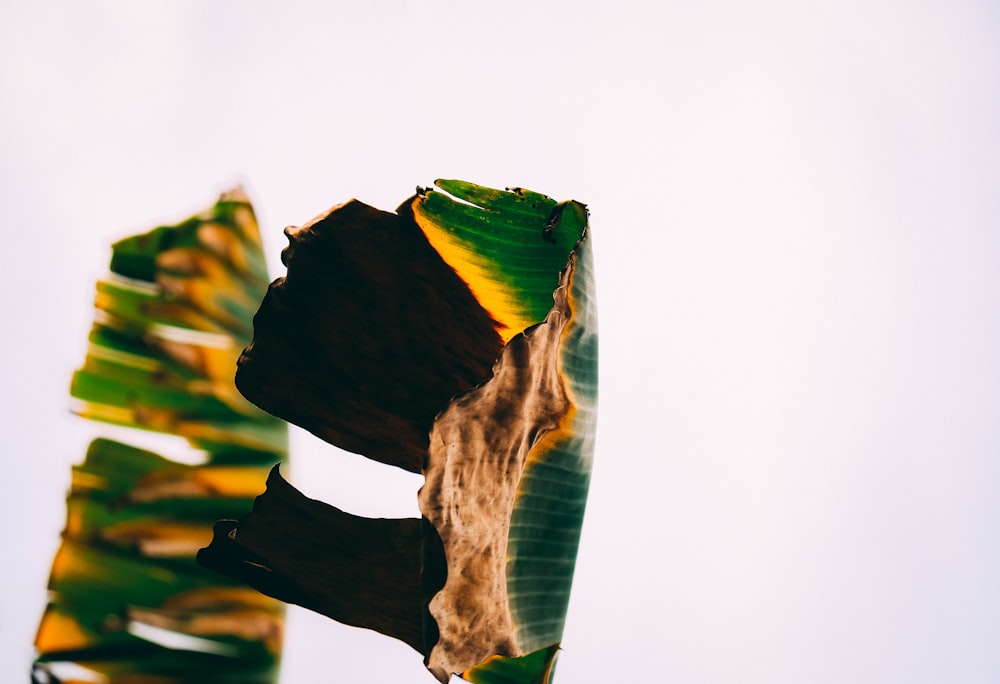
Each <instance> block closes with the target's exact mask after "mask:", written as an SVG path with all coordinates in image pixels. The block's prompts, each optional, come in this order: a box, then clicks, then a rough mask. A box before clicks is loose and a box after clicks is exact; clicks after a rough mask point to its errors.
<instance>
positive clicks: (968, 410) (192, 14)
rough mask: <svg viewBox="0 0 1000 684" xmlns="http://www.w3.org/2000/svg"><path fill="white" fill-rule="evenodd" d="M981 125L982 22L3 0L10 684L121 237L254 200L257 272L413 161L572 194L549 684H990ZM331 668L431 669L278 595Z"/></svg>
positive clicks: (301, 646) (363, 671)
mask: <svg viewBox="0 0 1000 684" xmlns="http://www.w3.org/2000/svg"><path fill="white" fill-rule="evenodd" d="M998 121H1000V10H997V8H996V5H995V3H991V2H985V1H984V2H971V1H965V0H960V1H955V2H948V3H944V2H912V1H909V2H903V1H902V0H899V1H896V0H875V1H866V2H860V1H858V2H851V1H849V2H844V1H843V0H840V1H837V2H833V1H829V2H825V1H817V2H792V1H791V0H787V1H780V0H762V1H760V2H755V3H739V2H733V1H731V0H730V1H715V2H712V1H709V2H699V3H691V2H669V1H663V0H661V1H658V2H645V3H644V2H636V1H632V2H629V1H625V2H615V3H610V2H607V3H598V2H572V3H571V2H534V3H527V2H504V3H495V4H491V5H486V4H484V3H467V2H465V3H463V2H438V1H436V0H423V1H421V2H403V1H399V2H393V3H389V2H353V3H343V2H329V3H323V4H320V3H304V2H303V3H295V2H283V3H280V4H279V3H263V2H255V1H248V0H242V1H240V2H236V1H232V0H214V1H213V2H204V1H203V0H198V1H194V0H170V1H169V2H167V1H164V0H145V1H144V2H142V3H135V2H38V3H15V2H13V1H11V0H4V1H0V230H2V231H3V233H2V236H3V244H4V245H5V250H4V255H5V261H6V263H7V270H6V274H5V275H6V277H5V286H4V288H3V291H2V292H3V294H2V298H3V299H2V306H3V309H2V310H3V313H4V319H5V321H6V323H5V325H4V326H3V330H4V335H3V339H2V342H0V345H2V346H0V351H2V354H0V387H2V391H0V451H2V454H3V459H4V461H5V468H4V473H5V481H6V487H7V490H6V494H5V499H4V501H5V506H4V507H3V510H4V514H3V516H2V518H0V531H2V534H3V537H2V545H3V548H4V549H5V550H6V554H7V557H6V561H5V570H4V571H3V573H2V574H3V578H4V580H3V584H2V587H0V592H2V594H0V681H10V682H17V681H25V680H26V678H27V671H28V667H29V663H30V660H31V640H32V638H33V636H34V629H35V626H36V624H37V620H38V617H39V616H40V614H41V610H42V607H43V605H44V602H45V593H44V584H45V580H46V576H47V572H48V567H49V563H50V561H51V557H52V553H53V552H54V550H55V548H56V546H57V543H58V533H59V530H60V529H61V526H62V522H63V516H64V509H63V496H64V491H65V488H66V486H67V484H68V478H69V466H70V464H71V463H73V462H75V461H78V460H80V459H81V458H82V456H83V449H84V446H85V444H86V439H87V435H89V434H92V433H93V432H94V431H95V427H94V426H91V425H86V424H83V423H82V421H78V420H75V419H73V418H71V417H69V416H68V415H67V412H66V408H65V407H66V405H67V400H68V397H67V386H68V380H69V375H70V373H71V372H72V370H73V368H74V367H76V365H77V364H78V363H79V362H80V361H81V359H82V356H83V344H84V338H85V335H86V330H87V328H88V326H89V321H90V319H91V311H90V308H89V306H90V301H91V298H92V288H93V281H94V279H95V278H96V277H97V276H98V275H100V274H101V273H102V271H103V269H104V267H105V265H106V263H107V258H108V254H109V252H108V243H109V242H110V240H111V239H113V238H115V237H120V236H123V235H126V234H129V233H132V232H136V231H139V230H144V229H146V228H148V227H151V226H152V225H154V224H155V223H157V222H165V221H174V220H178V219H181V218H184V217H186V216H187V215H189V214H190V213H192V212H193V211H197V210H200V209H201V208H203V207H204V206H206V205H208V204H209V203H211V202H212V201H213V200H214V198H215V195H216V194H217V193H218V192H219V191H221V190H223V189H226V188H227V187H228V186H230V185H232V184H233V183H235V182H243V183H245V185H246V187H247V189H248V191H249V192H250V194H251V197H252V199H253V200H254V202H255V204H256V206H257V209H258V215H259V218H260V219H261V223H262V229H263V231H264V233H265V241H266V244H267V247H268V256H269V259H270V263H271V264H272V266H273V274H274V275H277V274H279V273H280V264H279V261H278V255H279V252H280V250H281V248H282V246H283V243H284V238H283V237H282V234H281V230H282V228H283V227H284V226H286V225H288V224H297V223H302V222H304V221H306V220H308V219H310V218H311V217H313V216H314V215H316V214H318V213H319V212H321V211H323V210H325V209H326V208H328V207H329V206H331V205H333V204H336V203H339V202H341V201H344V200H346V199H348V198H350V197H357V198H359V199H361V200H363V201H365V202H368V203H369V204H374V205H376V206H379V207H382V208H386V209H391V208H394V207H395V206H396V205H397V204H398V203H399V202H400V201H402V200H403V199H405V198H406V197H407V196H408V195H409V194H410V193H411V192H412V190H413V188H414V186H415V185H417V184H421V185H427V184H430V183H431V182H432V181H433V180H434V179H435V178H437V177H454V178H462V179H466V180H471V181H475V182H478V183H481V184H485V185H492V186H499V187H503V186H506V185H519V186H523V187H528V188H531V189H534V190H538V191H541V192H545V193H547V194H549V195H551V196H553V197H556V198H558V199H567V198H571V197H572V198H575V199H578V200H581V201H583V202H586V203H587V204H589V206H590V208H591V221H592V226H593V236H594V246H595V259H596V262H597V274H598V278H599V282H598V285H599V297H600V307H601V311H600V315H601V326H602V349H601V351H602V392H601V423H600V432H599V443H598V451H597V457H596V461H595V471H594V480H593V485H592V490H591V499H590V505H589V509H588V514H587V519H586V524H585V528H584V535H583V542H582V548H581V553H580V560H579V564H578V569H577V581H576V586H575V589H574V595H573V600H572V603H571V606H570V614H569V619H568V623H567V629H566V634H565V641H564V651H563V653H562V656H561V658H560V664H559V672H558V677H557V679H558V681H561V682H563V683H564V684H565V683H567V682H611V681H620V680H622V679H628V680H630V681H641V682H661V681H662V682H684V683H685V684H702V683H704V684H730V683H731V684H750V683H760V684H772V683H774V682H809V683H810V684H840V683H842V682H879V683H882V682H899V683H901V684H903V683H905V684H914V683H920V682H926V683H928V684H931V683H938V682H945V681H950V682H965V683H975V682H982V683H984V684H985V683H986V682H993V681H995V680H996V676H997V673H998V672H1000V650H998V649H997V648H996V643H995V642H996V635H998V634H1000V589H998V588H997V581H996V578H997V577H1000V534H998V527H997V521H998V520H1000V491H998V490H1000V459H998V453H1000V427H998V426H1000V420H998V418H1000V354H998V349H1000V188H998V181H1000V127H998V125H997V122H998ZM293 447H294V450H295V451H294V458H295V465H294V468H295V470H294V473H293V481H294V482H296V484H298V485H299V486H300V487H301V488H303V489H304V490H305V491H306V492H307V493H309V494H310V495H312V496H315V497H318V498H323V499H326V500H327V501H329V502H330V503H334V504H336V505H338V506H340V507H342V508H345V509H347V510H350V511H352V512H355V513H359V514H367V515H379V514H385V515H409V514H414V515H415V514H416V510H417V509H416V500H415V492H416V488H417V487H418V486H419V478H415V477H412V476H406V475H403V474H394V473H390V472H388V471H387V470H386V469H385V468H384V467H381V466H378V465H375V464H367V465H366V464H364V463H363V459H360V458H358V457H355V456H350V455H338V454H336V453H333V451H334V450H333V449H332V448H331V447H328V446H326V445H325V444H323V443H320V442H318V441H317V440H315V439H313V438H312V437H311V436H309V435H304V434H297V435H296V436H295V439H294V442H293ZM363 482H370V483H371V484H370V486H368V487H367V488H366V487H365V485H364V484H362V483H363ZM376 489H377V490H378V493H377V494H376ZM383 492H385V494H383ZM376 497H378V498H379V500H378V501H375V498H376ZM334 669H336V671H337V672H339V674H338V675H337V676H334V675H333V674H332V672H333V671H334ZM335 678H336V679H337V680H338V681H339V680H341V679H342V680H344V681H373V682H389V681H392V682H415V683H419V682H431V681H433V680H432V678H431V677H430V675H429V674H427V673H426V672H424V671H422V667H421V665H420V658H419V656H417V655H416V654H415V653H413V652H411V651H410V650H409V649H408V648H407V647H405V646H403V645H401V644H397V643H395V642H393V641H391V640H390V639H387V638H385V637H381V636H379V635H375V634H373V633H368V632H363V631H360V630H354V629H350V628H345V627H340V626H338V625H336V624H335V623H333V622H330V621H329V620H326V619H325V618H321V617H318V616H315V615H311V614H308V613H306V612H305V611H300V610H294V611H293V612H292V615H291V621H290V625H289V632H288V640H287V645H286V659H285V670H284V674H283V679H282V681H283V682H289V683H290V682H302V681H333V679H335Z"/></svg>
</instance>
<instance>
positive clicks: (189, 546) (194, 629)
mask: <svg viewBox="0 0 1000 684" xmlns="http://www.w3.org/2000/svg"><path fill="white" fill-rule="evenodd" d="M111 269H112V273H111V274H110V275H109V276H108V277H107V278H106V279H104V280H102V281H100V282H98V285H97V299H96V311H95V323H94V327H93V329H92V331H91V334H90V338H89V345H88V349H87V357H86V359H85V361H84V364H83V367H82V368H81V369H79V370H78V371H77V372H76V374H75V375H74V377H73V382H72V386H71V394H72V395H73V397H74V398H75V399H76V403H75V405H74V408H75V410H76V411H77V412H78V413H79V414H80V415H82V416H85V417H88V418H94V419H98V420H103V421H106V422H110V423H115V424H119V425H125V426H128V427H132V428H145V429H147V430H156V431H159V432H164V433H167V434H171V435H176V436H180V437H186V438H187V440H188V442H189V444H190V446H191V447H192V448H193V449H197V450H198V452H199V453H198V455H199V456H200V458H201V459H202V461H203V462H202V463H200V464H198V465H190V464H184V463H178V462H175V461H173V460H171V459H169V458H166V457H164V456H161V455H159V454H157V453H155V452H154V451H151V450H149V449H146V448H142V447H141V446H139V445H136V444H126V443H124V442H118V441H113V440H109V439H104V438H98V439H96V440H94V441H93V442H92V443H91V445H90V447H89V449H88V451H87V456H86V459H85V460H84V461H83V462H82V463H81V464H79V465H77V466H74V468H73V480H72V489H71V491H70V494H69V497H68V499H67V523H66V529H65V531H64V532H63V542H62V545H61V547H60V549H59V551H58V552H57V554H56V557H55V559H54V561H53V566H52V572H51V575H50V579H49V590H50V594H51V603H50V604H49V606H48V607H47V609H46V611H45V613H44V615H43V616H42V620H41V623H40V625H39V629H38V634H37V636H36V640H35V646H36V649H37V651H38V657H37V660H36V663H35V666H34V667H35V671H36V674H35V677H36V679H38V680H39V681H61V679H60V673H62V672H64V671H65V670H66V668H67V667H70V666H72V667H77V668H80V667H82V668H85V669H87V670H90V671H92V672H94V673H97V674H98V675H101V676H103V677H105V678H106V681H108V682H110V683H111V684H127V683H129V682H144V683H146V682H163V683H165V684H166V683H171V684H172V683H174V682H176V683H180V682H227V681H228V682H257V683H259V684H266V683H268V682H274V681H275V679H276V677H277V662H278V657H279V654H280V650H281V633H282V629H283V610H282V606H281V604H280V603H278V602H276V601H273V600H270V599H267V598H265V597H262V596H260V595H259V594H257V593H256V592H254V591H252V590H250V589H248V588H246V587H243V586H240V585H238V584H236V583H235V582H233V581H231V580H228V579H226V578H223V577H221V576H220V575H218V574H216V573H211V572H208V571H206V570H205V569H204V568H202V567H201V566H199V565H198V564H197V563H196V562H195V555H196V553H197V551H198V549H199V548H200V547H202V546H204V545H205V544H207V543H208V542H209V541H210V540H211V537H212V526H213V524H214V522H215V520H217V519H218V518H219V517H224V516H230V515H234V514H237V513H239V512H241V511H243V510H245V509H246V508H247V507H248V506H250V505H251V504H252V501H253V498H254V497H255V496H256V495H257V493H259V492H260V491H261V489H262V488H263V486H264V480H265V477H266V475H267V472H268V470H269V468H270V467H271V466H272V465H274V464H275V463H277V462H280V461H282V460H283V459H284V458H285V456H286V427H285V425H284V424H283V423H281V421H278V420H276V419H274V418H273V417H271V416H268V415H266V414H264V413H262V412H261V411H260V410H259V409H257V408H255V407H253V406H252V405H250V404H249V403H248V402H246V400H244V399H243V398H242V396H240V395H239V393H238V392H237V391H236V388H235V385H234V383H233V379H232V376H233V370H234V368H235V363H236V359H237V358H238V356H239V353H240V350H241V349H242V348H243V346H244V345H245V344H246V343H247V342H248V341H249V335H250V330H251V328H250V325H249V322H250V319H251V317H252V315H253V309H254V307H255V306H256V302H257V301H258V300H259V298H260V296H261V295H262V294H263V290H264V286H265V284H266V280H267V276H266V273H265V271H264V258H263V252H262V250H261V246H260V238H259V235H258V233H257V225H256V221H255V220H254V218H253V210H252V209H251V207H250V204H249V202H248V201H247V199H246V197H245V196H244V195H243V194H242V193H241V192H238V191H237V192H232V193H227V194H226V195H224V196H223V197H222V198H221V199H220V201H219V202H218V203H217V204H216V205H215V206H213V207H212V208H211V209H209V210H208V211H207V212H205V213H203V214H201V215H199V216H196V217H192V218H191V219H188V220H187V221H184V222H182V223H180V224H178V225H176V226H161V227H159V228H156V229H154V230H153V231H151V232H149V233H146V234H144V235H138V236H134V237H131V238H127V239H125V240H122V241H120V242H118V243H116V244H115V245H114V248H113V256H112V264H111ZM142 434H143V433H140V432H138V431H137V433H136V439H137V440H139V441H140V443H141V441H142Z"/></svg>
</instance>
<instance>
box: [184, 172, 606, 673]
mask: <svg viewBox="0 0 1000 684" xmlns="http://www.w3.org/2000/svg"><path fill="white" fill-rule="evenodd" d="M436 186H437V187H436V189H421V188H418V190H417V193H416V194H415V195H414V196H413V197H411V198H409V199H408V200H406V201H405V202H403V204H402V205H400V206H399V207H398V209H397V210H396V211H395V212H386V211H381V210H378V209H375V208H373V207H370V206H368V205H365V204H363V203H361V202H358V201H357V200H351V201H349V202H346V203H344V204H341V205H338V206H336V207H334V208H333V209H331V210H329V211H328V212H326V213H324V214H322V215H320V216H318V217H317V218H315V219H313V220H312V221H310V222H308V223H306V224H305V225H303V226H301V227H299V228H290V229H287V230H286V235H287V236H288V238H289V245H288V247H287V248H286V249H285V250H284V252H283V253H282V261H283V263H284V264H285V266H286V267H287V275H286V276H285V277H283V278H279V279H278V280H277V281H275V282H274V283H273V284H272V285H271V287H270V288H269V290H268V293H267V295H266V297H265V298H264V301H263V302H262V304H261V306H260V309H259V311H258V312H257V315H256V316H255V318H254V338H253V341H252V343H251V344H250V346H249V347H248V348H247V349H246V350H245V351H244V353H243V355H242V356H241V358H240V361H239V366H238V371H237V376H236V384H237V387H238V388H239V390H240V391H241V392H242V393H243V395H244V396H246V397H247V398H248V399H249V400H250V401H252V402H253V403H255V404H256V405H258V406H259V407H261V408H263V409H264V410H266V411H268V412H270V413H272V414H274V415H276V416H279V417H281V418H284V419H286V420H288V421H290V422H293V423H296V424H298V425H300V426H302V427H304V428H306V429H308V430H310V431H311V432H313V433H314V434H316V435H318V436H319V437H321V438H323V439H325V440H327V441H328V442H330V443H332V444H334V445H336V446H339V447H341V448H343V449H346V450H349V451H353V452H356V453H359V454H362V455H364V456H367V457H368V458H371V459H374V460H377V461H380V462H382V463H386V464H389V465H392V466H396V467H400V468H404V469H406V470H409V471H412V472H420V473H423V475H424V477H425V484H424V485H423V487H422V488H421V490H420V492H419V495H418V501H419V506H420V510H421V512H422V518H421V519H416V518H414V519H395V520H387V519H377V520H376V519H367V518H362V517H358V516H354V515H352V514H350V513H348V512H346V511H342V510H340V509H338V508H336V507H334V506H331V505H329V504H326V503H324V502H320V501H315V500H312V499H309V498H307V497H305V496H303V495H302V494H301V493H300V492H298V491H296V490H295V489H294V488H293V487H292V486H291V485H289V484H288V483H287V482H285V481H284V479H283V478H282V477H281V475H280V472H279V470H278V469H277V468H276V469H274V470H272V472H271V475H270V476H269V478H268V483H267V489H266V491H265V492H264V494H262V495H261V496H260V497H259V498H258V499H257V500H256V502H255V503H254V506H253V509H252V510H251V511H250V512H249V513H248V514H247V515H245V516H243V517H242V518H240V519H239V520H222V521H220V522H219V523H218V524H217V525H216V528H215V535H214V537H213V540H212V542H211V544H210V545H209V546H208V547H206V548H205V549H203V550H202V551H201V552H200V553H199V555H198V560H199V562H201V563H202V564H204V565H206V566H208V567H212V568H216V569H218V570H220V571H222V572H224V573H226V574H228V575H229V576H231V577H233V578H236V579H239V580H241V581H244V582H246V583H248V584H249V585H251V586H253V587H256V588H258V589H259V590H260V591H262V592H264V593H266V594H268V595H270V596H274V597H277V598H279V599H282V600H284V601H287V602H291V603H296V604H299V605H302V606H305V607H307V608H310V609H312V610H315V611H317V612H320V613H322V614H324V615H327V616H329V617H331V618H333V619H336V620H338V621H340V622H343V623H346V624H350V625H355V626H359V627H366V628H370V629H374V630H376V631H379V632H381V633H383V634H386V635H389V636H392V637H395V638H397V639H400V640H402V641H404V642H405V643H407V644H409V645H410V646H412V647H413V648H414V649H415V650H416V651H418V652H419V653H420V654H421V655H423V656H424V663H425V665H426V666H427V668H428V669H429V670H430V672H431V673H432V674H433V675H434V676H435V677H436V678H437V679H438V680H439V681H441V682H446V681H447V680H448V679H449V677H450V676H451V675H452V674H458V675H460V676H462V677H463V678H465V679H466V680H468V681H470V682H476V683H479V684H501V683H502V684H545V683H547V682H550V681H551V678H552V673H553V668H554V663H555V658H556V656H557V654H558V652H559V649H560V645H561V641H562V632H563V625H564V621H565V617H566V610H567V605H568V601H569V591H570V585H571V583H572V576H573V569H574V563H575V559H576V552H577V547H578V544H579V539H580V530H581V526H582V521H583V515H584V508H585V503H586V496H587V489H588V484H589V480H590V473H591V464H592V459H593V450H594V433H595V425H596V423H595V421H596V404H597V318H596V303H595V293H594V277H593V267H592V256H591V247H590V240H589V234H588V230H589V229H588V213H587V210H586V207H585V206H584V205H582V204H580V203H579V202H575V201H565V202H557V201H555V200H553V199H550V198H549V197H547V196H545V195H542V194H539V193H536V192H531V191H528V190H524V189H517V188H515V189H508V190H494V189H490V188H485V187H482V186H478V185H474V184H472V183H467V182H462V181H454V180H439V181H436ZM374 494H375V493H373V495H374Z"/></svg>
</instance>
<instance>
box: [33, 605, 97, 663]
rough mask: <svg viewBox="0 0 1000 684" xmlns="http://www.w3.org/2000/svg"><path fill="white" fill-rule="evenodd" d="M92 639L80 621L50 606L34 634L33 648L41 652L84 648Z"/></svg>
mask: <svg viewBox="0 0 1000 684" xmlns="http://www.w3.org/2000/svg"><path fill="white" fill-rule="evenodd" d="M91 641H92V639H91V638H90V637H89V636H88V635H87V633H86V632H85V631H84V629H83V627H81V626H80V623H79V622H77V621H76V620H75V619H73V618H72V617H70V616H69V615H65V614H63V613H60V612H58V611H57V610H55V609H54V608H53V607H52V606H49V608H48V609H47V610H46V611H45V614H44V615H43V616H42V622H41V624H40V625H38V633H37V635H36V636H35V648H36V649H38V650H39V652H41V653H52V652H53V651H70V650H73V649H78V648H86V647H87V646H88V645H89V644H90V643H91Z"/></svg>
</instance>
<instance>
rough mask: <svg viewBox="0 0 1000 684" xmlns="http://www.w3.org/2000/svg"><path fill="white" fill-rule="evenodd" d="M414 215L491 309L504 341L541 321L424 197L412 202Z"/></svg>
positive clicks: (428, 236)
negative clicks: (425, 205) (425, 207)
mask: <svg viewBox="0 0 1000 684" xmlns="http://www.w3.org/2000/svg"><path fill="white" fill-rule="evenodd" d="M412 208H413V217H414V219H415V220H416V222H417V226H419V227H420V230H422V231H423V233H424V236H425V237H426V238H427V241H428V242H429V243H430V244H431V247H433V248H434V249H435V250H436V251H437V253H438V254H439V255H440V256H441V258H442V259H443V260H444V262H445V263H446V264H448V265H449V266H451V267H452V269H454V271H455V273H457V274H458V277H459V278H461V279H462V280H463V281H464V282H465V284H466V285H467V286H468V287H469V290H470V291H471V292H472V295H473V296H474V297H475V298H476V300H477V301H478V302H479V305H480V306H482V307H483V308H484V309H486V311H487V312H489V314H490V316H492V317H493V320H494V321H495V322H496V331H497V334H499V335H500V338H501V339H502V340H503V343H504V344H507V342H508V341H509V340H510V338H512V337H514V335H517V334H518V333H519V332H522V331H523V330H524V329H525V328H528V327H530V326H532V325H534V324H536V323H540V322H541V321H533V320H531V317H530V315H529V314H528V311H527V309H526V308H525V306H524V305H523V304H521V302H520V299H519V298H518V296H517V294H516V293H515V292H514V290H512V289H511V288H510V287H508V286H507V285H506V284H504V283H502V282H500V281H498V280H497V278H496V276H495V275H494V273H495V272H496V265H495V264H493V263H492V262H490V260H489V259H486V258H484V257H483V256H481V255H480V254H479V253H478V252H477V251H476V250H475V248H474V247H473V246H472V245H470V244H469V243H468V242H466V241H464V240H461V239H459V238H457V237H456V236H455V235H453V234H452V233H451V232H450V231H449V230H448V228H447V227H446V226H442V225H440V224H439V223H437V222H436V221H435V220H434V218H433V217H431V216H430V215H428V214H427V212H425V211H424V210H423V198H422V197H417V198H416V199H415V200H414V201H413V206H412Z"/></svg>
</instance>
